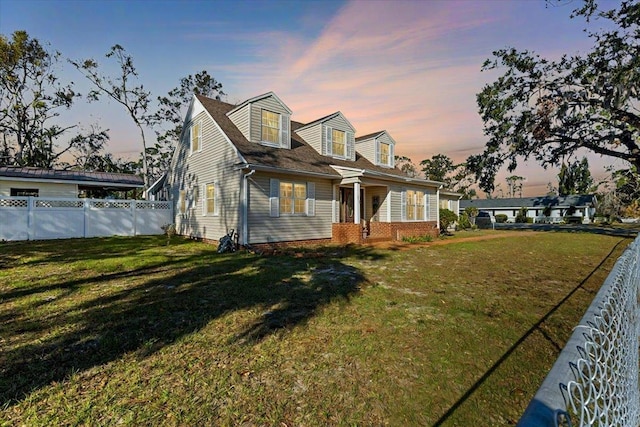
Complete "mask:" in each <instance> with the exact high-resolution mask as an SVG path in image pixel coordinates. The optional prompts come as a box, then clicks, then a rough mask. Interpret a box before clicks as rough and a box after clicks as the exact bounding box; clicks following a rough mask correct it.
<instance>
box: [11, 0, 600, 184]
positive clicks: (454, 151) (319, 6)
mask: <svg viewBox="0 0 640 427" xmlns="http://www.w3.org/2000/svg"><path fill="white" fill-rule="evenodd" d="M576 5H577V1H574V2H567V1H562V2H559V4H558V5H556V6H553V5H548V4H546V3H545V2H544V0H513V1H509V0H450V1H446V0H422V1H417V0H416V1H391V0H388V1H386V0H371V1H314V0H310V1H258V0H255V1H232V2H228V1H195V0H191V1H190V0H184V1H151V0H148V1H145V0H132V1H122V0H114V1H102V0H75V1H61V0H50V1H44V0H37V1H33V0H19V1H14V0H0V33H2V34H3V35H4V36H10V34H11V33H12V32H13V31H15V30H26V31H27V32H28V33H29V34H30V35H31V36H32V37H35V38H37V39H39V40H40V41H41V42H48V43H50V44H51V47H52V48H54V49H57V50H59V51H60V52H61V53H62V55H63V56H64V57H67V58H73V59H84V58H89V57H91V58H94V59H96V60H98V62H104V54H105V53H106V52H107V51H108V50H109V48H110V47H111V46H112V45H114V44H116V43H117V44H120V45H122V46H123V47H124V48H125V49H126V50H127V51H128V52H129V53H130V54H131V55H132V56H133V58H134V64H135V65H136V67H137V69H138V72H139V74H140V78H141V81H142V82H143V83H144V85H145V88H147V89H149V90H150V91H151V92H152V93H153V94H154V95H164V94H166V92H167V91H169V90H170V89H171V88H173V87H175V86H177V85H178V82H179V79H180V78H181V77H184V76H186V75H188V74H194V73H196V72H199V71H201V70H203V69H204V70H207V71H208V72H209V73H210V74H211V75H213V76H214V77H215V78H216V79H217V80H218V81H220V82H221V83H222V84H223V89H224V91H225V92H226V93H227V94H228V95H227V98H226V101H227V102H231V103H236V102H241V101H243V100H245V99H247V98H250V97H253V96H255V95H258V94H261V93H265V92H268V91H271V90H273V91H274V92H276V93H277V94H278V96H279V97H280V98H281V99H282V100H283V101H284V102H285V103H286V104H287V105H288V106H289V108H291V109H292V110H293V119H294V120H297V121H300V122H307V121H311V120H314V119H316V118H319V117H321V116H324V115H326V114H330V113H332V112H335V111H338V110H340V111H342V112H343V114H345V116H346V117H347V118H348V119H349V121H350V122H351V123H352V124H353V125H354V126H355V128H356V129H357V133H358V134H360V135H364V134H367V133H370V132H374V131H378V130H383V129H386V130H388V131H389V132H390V133H391V135H392V136H393V137H394V138H395V140H396V141H397V143H398V146H397V149H396V154H399V155H406V156H408V157H410V158H411V159H412V160H413V161H414V162H415V163H419V162H420V161H421V160H423V159H426V158H429V157H431V156H432V155H434V154H437V153H444V154H447V155H449V156H450V157H452V158H453V159H454V160H456V161H463V160H464V159H465V158H466V157H467V156H468V155H469V154H474V153H478V152H480V151H481V150H482V147H483V146H484V136H483V134H482V122H481V120H480V118H479V116H478V113H477V105H476V102H475V94H476V93H478V92H479V91H480V90H481V89H482V86H483V85H484V84H486V83H487V82H489V81H491V80H492V79H494V78H495V77H497V74H491V73H481V72H480V67H481V64H482V62H483V61H484V60H485V59H487V58H489V57H490V56H491V52H492V51H493V50H496V49H500V48H504V47H508V46H513V47H516V48H518V49H528V50H533V51H536V52H537V53H539V54H541V55H542V56H544V57H547V58H551V59H556V58H558V57H559V56H560V55H561V54H562V53H577V52H581V51H582V52H584V51H585V50H587V49H588V48H589V46H591V41H590V40H589V39H588V38H587V36H586V35H585V33H584V32H583V31H582V30H583V28H584V23H583V21H581V20H578V19H575V20H570V19H569V15H570V13H571V10H572V9H573V8H574V7H575V6H576ZM63 65H64V64H63ZM60 75H61V76H63V78H65V79H69V80H73V81H75V82H76V83H78V84H79V85H80V89H81V92H83V93H84V92H86V91H87V86H86V83H85V82H83V80H82V79H83V77H82V76H81V75H80V74H79V73H78V72H77V71H76V70H74V69H72V68H71V67H70V66H68V65H64V66H63V68H62V69H61V70H60ZM83 88H84V89H83ZM65 117H68V118H69V119H70V120H73V121H78V122H82V123H85V124H87V123H90V122H97V123H100V125H101V126H102V127H104V128H108V129H109V130H110V136H111V142H110V151H112V152H113V153H114V154H115V155H116V156H125V155H127V154H130V153H135V152H138V151H140V143H139V141H138V140H137V139H136V135H137V133H136V132H135V129H134V128H133V127H132V124H131V123H130V120H129V119H128V118H127V116H126V115H125V113H124V111H121V110H120V108H119V106H117V105H115V104H110V103H107V102H104V103H100V104H93V105H90V106H87V105H85V104H83V105H81V106H78V107H77V108H75V109H74V110H73V111H71V112H69V115H68V116H65ZM609 163H610V162H609V161H603V160H602V159H599V158H592V159H591V164H592V169H593V171H594V172H596V173H601V172H602V167H603V166H604V165H607V164H609ZM556 173H557V171H544V170H542V169H541V168H539V167H537V166H535V165H532V164H528V165H523V167H521V168H519V169H518V170H517V171H516V174H518V175H522V176H525V177H526V178H527V182H526V183H525V191H526V192H527V193H528V194H532V195H533V194H538V193H541V192H545V191H546V183H547V182H549V181H555V174H556ZM502 177H504V174H503V175H502ZM502 187H503V188H504V187H505V185H504V184H503V185H502Z"/></svg>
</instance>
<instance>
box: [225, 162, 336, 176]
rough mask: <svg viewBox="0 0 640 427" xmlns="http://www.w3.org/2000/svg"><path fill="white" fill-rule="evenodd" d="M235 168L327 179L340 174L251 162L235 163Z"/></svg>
mask: <svg viewBox="0 0 640 427" xmlns="http://www.w3.org/2000/svg"><path fill="white" fill-rule="evenodd" d="M236 168H238V169H252V170H257V171H265V172H273V173H283V174H295V175H306V176H317V177H322V178H329V179H338V178H340V175H333V174H328V173H321V172H309V171H301V170H296V169H283V168H277V167H274V166H263V165H257V164H251V163H240V164H238V165H236Z"/></svg>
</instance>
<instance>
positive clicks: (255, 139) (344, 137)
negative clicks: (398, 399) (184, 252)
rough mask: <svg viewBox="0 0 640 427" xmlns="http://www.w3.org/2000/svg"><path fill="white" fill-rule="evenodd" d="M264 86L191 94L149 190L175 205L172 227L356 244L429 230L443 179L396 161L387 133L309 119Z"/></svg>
mask: <svg viewBox="0 0 640 427" xmlns="http://www.w3.org/2000/svg"><path fill="white" fill-rule="evenodd" d="M291 115H292V111H291V110H290V109H289V107H287V106H286V105H285V104H284V103H283V102H282V100H280V98H278V96H277V95H276V94H275V93H273V92H269V93H266V94H263V95H260V96H256V97H254V98H251V99H248V100H246V101H244V102H242V103H241V104H239V105H231V104H227V103H225V102H221V101H217V100H214V99H210V98H206V97H203V96H200V95H196V96H194V98H193V100H192V102H191V104H190V106H189V109H188V112H187V114H186V117H185V121H184V127H183V134H182V138H181V142H180V144H179V145H178V147H177V148H176V150H175V152H174V156H173V159H172V163H171V167H170V170H169V171H168V172H167V175H166V177H165V178H162V179H161V180H159V181H158V182H156V183H155V184H154V186H152V190H153V191H152V194H151V195H150V197H162V194H163V193H165V194H166V196H165V197H168V199H170V200H172V201H173V202H174V203H175V205H174V206H175V213H176V214H175V224H176V230H177V232H178V234H182V235H187V236H192V237H196V238H203V239H212V240H217V239H219V238H220V237H221V236H223V235H224V234H226V233H227V232H228V230H231V229H235V230H236V231H237V232H238V234H239V240H240V243H241V244H244V245H255V244H265V243H278V242H293V241H297V242H300V241H314V242H319V241H333V242H339V243H346V242H355V243H360V242H362V241H364V240H365V239H374V238H378V239H389V240H397V239H401V238H403V237H408V236H416V235H425V234H435V233H437V230H438V191H439V188H440V187H441V184H442V183H440V182H434V181H426V180H424V179H414V178H410V177H408V176H406V175H405V174H404V173H402V172H401V171H400V170H398V169H396V168H395V167H394V166H395V165H394V151H395V145H396V142H395V141H394V140H393V138H392V137H391V136H390V135H389V133H388V132H386V131H380V132H375V133H372V134H369V135H365V136H361V137H358V138H356V137H355V134H356V130H355V128H354V127H353V125H352V124H351V123H350V122H349V120H347V118H346V117H345V116H344V115H343V114H342V113H341V112H335V113H333V114H330V115H327V116H325V117H322V118H319V119H317V120H314V121H312V122H310V123H298V122H295V121H293V120H291Z"/></svg>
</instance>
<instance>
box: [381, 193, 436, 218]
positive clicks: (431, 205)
mask: <svg viewBox="0 0 640 427" xmlns="http://www.w3.org/2000/svg"><path fill="white" fill-rule="evenodd" d="M405 190H414V191H422V192H424V193H425V204H426V205H427V209H426V217H425V220H426V221H437V218H438V195H437V193H436V190H435V189H432V188H425V187H412V186H406V187H392V188H391V221H392V222H396V221H402V204H401V203H402V191H405Z"/></svg>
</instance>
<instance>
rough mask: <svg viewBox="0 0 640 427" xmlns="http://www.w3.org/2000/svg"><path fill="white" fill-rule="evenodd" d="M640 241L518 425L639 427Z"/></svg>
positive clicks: (620, 261) (619, 263) (602, 290)
mask: <svg viewBox="0 0 640 427" xmlns="http://www.w3.org/2000/svg"><path fill="white" fill-rule="evenodd" d="M639 297H640V237H637V238H636V240H635V241H634V242H633V243H632V244H631V245H629V247H628V248H627V249H626V251H625V252H624V253H623V254H622V256H621V257H620V258H619V259H618V261H617V262H616V264H615V266H614V268H613V270H612V271H611V273H610V274H609V276H608V277H607V279H606V280H605V282H604V284H603V285H602V287H601V288H600V291H599V292H598V294H597V295H596V297H595V298H594V300H593V302H592V303H591V306H590V307H589V309H588V310H587V313H586V314H585V315H584V317H583V318H582V320H581V321H580V324H579V325H578V327H577V328H576V329H575V330H574V333H573V334H572V336H571V338H570V339H569V341H568V342H567V344H566V346H565V347H564V349H563V350H562V352H561V353H560V356H559V357H558V360H557V361H556V363H555V364H554V366H553V368H552V369H551V371H550V372H549V374H548V375H547V377H546V379H545V380H544V382H543V383H542V386H541V387H540V389H539V390H538V392H537V393H536V395H535V396H534V398H533V400H532V401H531V402H530V404H529V406H528V407H527V409H526V411H525V412H524V414H523V416H522V418H521V419H520V421H519V423H518V426H519V427H532V426H536V427H541V426H542V427H544V426H633V427H636V426H639V425H640V389H639V387H640V382H639V379H640V377H639V375H638V363H639V359H638V346H639V344H640V340H639V337H640V321H639V314H640V313H639V311H640V304H639V301H638V299H639Z"/></svg>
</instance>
